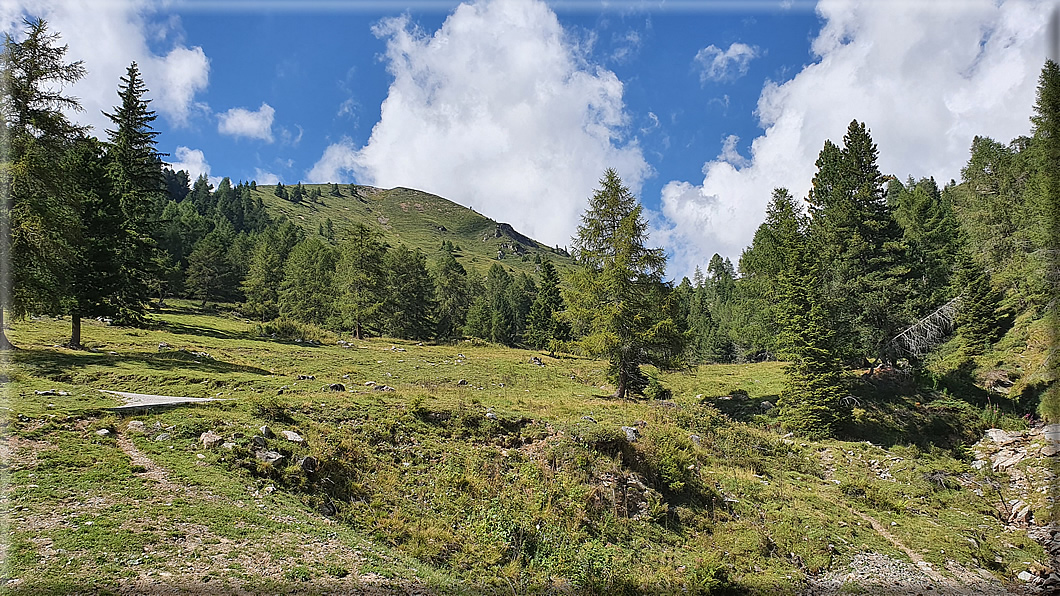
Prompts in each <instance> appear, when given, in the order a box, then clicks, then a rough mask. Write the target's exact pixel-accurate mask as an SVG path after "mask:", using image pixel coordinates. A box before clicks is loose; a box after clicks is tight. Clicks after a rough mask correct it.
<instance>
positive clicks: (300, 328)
mask: <svg viewBox="0 0 1060 596" xmlns="http://www.w3.org/2000/svg"><path fill="white" fill-rule="evenodd" d="M258 335H263V336H267V337H275V338H277V339H288V340H299V341H312V342H316V343H322V342H323V341H324V340H325V339H326V338H327V332H326V331H324V330H323V329H321V328H320V327H317V326H316V325H313V324H312V323H302V322H300V321H295V320H293V319H288V318H286V317H281V318H279V319H276V320H275V321H269V322H268V323H265V324H264V325H258Z"/></svg>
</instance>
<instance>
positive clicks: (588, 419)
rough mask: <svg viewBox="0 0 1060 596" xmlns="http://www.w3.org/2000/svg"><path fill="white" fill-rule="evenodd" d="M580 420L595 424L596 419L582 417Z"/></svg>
mask: <svg viewBox="0 0 1060 596" xmlns="http://www.w3.org/2000/svg"><path fill="white" fill-rule="evenodd" d="M582 420H587V421H589V422H593V423H595V422H596V418H593V417H592V416H582Z"/></svg>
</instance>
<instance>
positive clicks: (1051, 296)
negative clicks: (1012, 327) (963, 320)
mask: <svg viewBox="0 0 1060 596" xmlns="http://www.w3.org/2000/svg"><path fill="white" fill-rule="evenodd" d="M1031 122H1032V124H1033V127H1034V140H1033V145H1032V147H1033V157H1034V162H1035V163H1034V165H1035V170H1036V176H1035V177H1034V191H1035V192H1034V207H1035V213H1036V215H1037V218H1036V219H1037V223H1036V225H1035V226H1034V227H1035V230H1036V232H1037V234H1036V236H1037V240H1038V242H1036V246H1037V248H1038V249H1039V250H1038V252H1037V254H1038V255H1041V256H1040V257H1039V258H1038V259H1037V261H1038V262H1040V263H1041V264H1042V270H1044V271H1045V272H1046V273H1045V275H1044V280H1043V285H1044V294H1045V297H1046V298H1045V299H1046V304H1047V306H1046V313H1045V321H1046V325H1047V328H1048V330H1049V335H1050V337H1049V339H1050V340H1051V345H1052V346H1054V347H1055V346H1057V345H1060V66H1058V65H1057V63H1056V62H1054V61H1052V60H1048V61H1046V63H1045V66H1044V67H1043V68H1042V72H1041V75H1040V77H1039V79H1038V96H1037V100H1036V101H1035V104H1034V115H1033V116H1032V117H1031ZM1046 367H1047V369H1048V372H1049V376H1050V378H1051V384H1050V386H1049V387H1048V388H1046V390H1045V392H1044V393H1043V395H1042V399H1041V405H1040V407H1039V412H1040V413H1041V414H1042V415H1043V416H1044V417H1045V418H1046V419H1048V420H1049V421H1051V422H1056V421H1060V356H1058V355H1057V354H1056V350H1053V353H1052V354H1051V357H1050V358H1049V360H1048V362H1047V363H1046Z"/></svg>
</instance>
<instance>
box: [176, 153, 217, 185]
mask: <svg viewBox="0 0 1060 596" xmlns="http://www.w3.org/2000/svg"><path fill="white" fill-rule="evenodd" d="M173 157H174V158H176V159H175V160H173V161H170V162H168V163H169V167H170V168H172V169H173V171H174V172H179V171H181V170H184V171H185V172H187V173H188V178H189V179H190V180H191V182H192V184H194V183H195V181H196V180H198V178H199V176H206V179H207V180H209V181H210V184H213V185H214V188H216V187H217V184H218V183H219V182H221V177H220V176H211V175H210V164H209V163H207V162H206V155H205V154H203V152H202V149H191V148H189V147H184V146H179V147H177V149H176V150H175V151H174V152H173Z"/></svg>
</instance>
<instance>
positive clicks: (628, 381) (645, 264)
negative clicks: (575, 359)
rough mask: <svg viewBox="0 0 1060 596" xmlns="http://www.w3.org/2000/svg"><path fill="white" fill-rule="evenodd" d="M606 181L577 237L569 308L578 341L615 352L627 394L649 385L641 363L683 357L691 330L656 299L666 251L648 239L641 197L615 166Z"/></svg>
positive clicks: (617, 374)
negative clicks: (667, 315)
mask: <svg viewBox="0 0 1060 596" xmlns="http://www.w3.org/2000/svg"><path fill="white" fill-rule="evenodd" d="M600 186H601V188H599V189H597V190H596V191H595V192H594V193H593V196H592V197H591V198H590V199H589V208H588V209H587V210H586V212H585V214H583V215H582V225H580V226H578V235H577V236H576V237H575V238H574V246H575V256H576V258H577V261H578V268H577V269H576V270H575V272H574V273H573V274H572V275H571V277H570V279H569V283H568V285H567V291H566V292H565V293H564V299H565V301H566V303H567V311H566V315H565V316H566V317H567V320H568V321H570V322H571V324H572V328H573V332H574V333H576V334H578V335H580V336H581V337H580V338H579V339H578V341H577V345H578V347H580V349H581V350H582V351H584V352H585V353H586V354H588V355H590V356H593V357H606V358H607V359H608V360H609V362H610V366H609V376H610V378H611V380H612V381H613V382H614V384H615V392H614V397H615V398H618V399H622V398H624V397H626V394H627V392H633V393H639V392H640V391H642V390H643V388H644V386H645V385H646V383H647V379H646V378H645V377H644V375H643V373H641V370H640V366H641V365H642V364H646V363H651V364H657V365H662V366H666V365H670V364H672V363H673V362H675V361H676V359H677V358H678V356H679V355H680V354H681V352H683V350H684V336H683V335H682V334H681V333H680V332H679V331H678V329H677V326H676V325H675V324H674V322H673V321H672V320H671V319H668V318H664V317H663V316H660V315H661V311H660V306H661V305H659V304H658V303H656V302H653V298H655V297H657V294H656V291H657V289H658V286H659V285H661V284H662V274H663V269H664V267H665V265H666V256H665V255H664V254H663V252H662V250H661V249H657V248H647V247H646V246H645V243H646V242H647V223H646V222H645V221H644V219H643V218H642V217H641V210H642V208H641V206H640V204H639V203H638V201H637V199H636V197H634V196H633V194H632V193H631V192H630V191H629V189H628V188H626V187H625V186H624V185H623V184H622V181H621V179H619V177H618V174H617V173H616V172H615V171H614V170H612V169H608V170H607V171H606V172H605V173H604V177H603V178H602V179H601V180H600Z"/></svg>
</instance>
